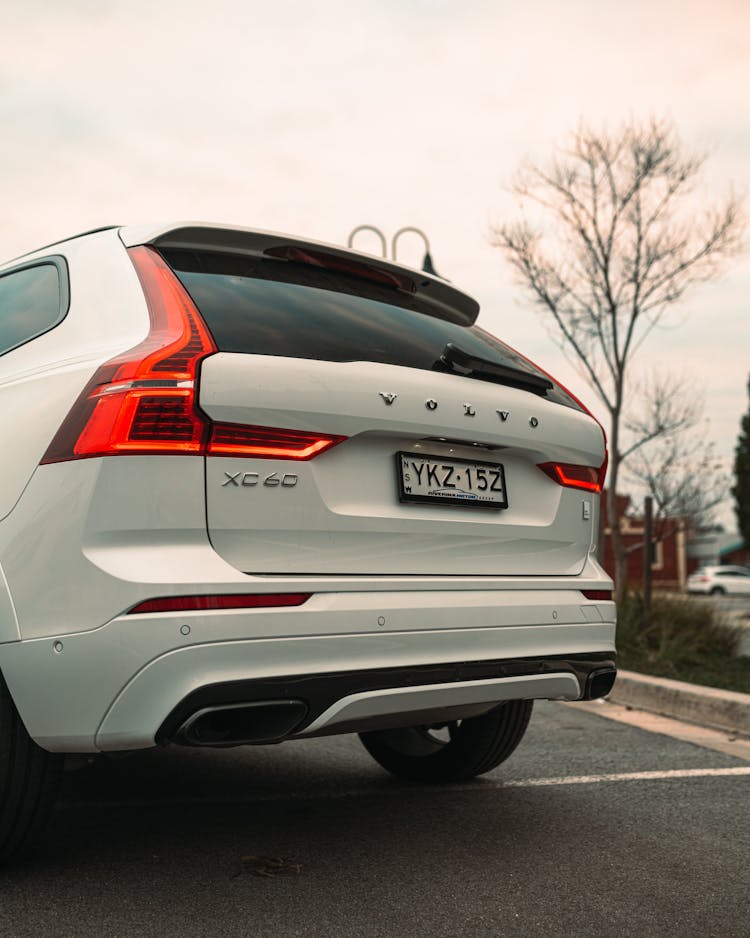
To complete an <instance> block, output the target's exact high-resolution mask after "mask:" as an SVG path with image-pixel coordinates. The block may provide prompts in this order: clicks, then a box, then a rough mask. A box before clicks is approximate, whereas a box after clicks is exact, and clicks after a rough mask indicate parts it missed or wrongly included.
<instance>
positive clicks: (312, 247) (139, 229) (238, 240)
mask: <svg viewBox="0 0 750 938" xmlns="http://www.w3.org/2000/svg"><path fill="white" fill-rule="evenodd" d="M120 239H121V241H122V243H123V244H124V245H125V247H128V248H129V247H136V246H137V245H140V244H151V245H153V246H154V247H164V248H182V249H184V250H206V251H226V252H229V253H232V254H250V255H253V256H256V257H266V258H273V259H275V260H284V261H291V262H294V263H302V264H310V265H312V266H315V267H323V268H327V269H330V270H337V271H340V272H343V273H349V274H352V275H354V276H360V277H364V278H365V279H369V280H373V281H375V282H377V283H380V284H383V285H384V286H389V287H393V288H395V289H397V290H400V291H401V292H403V293H406V294H410V295H412V296H415V297H418V298H419V299H420V300H421V301H422V302H423V303H427V304H429V306H431V307H432V310H433V315H435V316H437V317H438V318H440V319H447V320H448V321H449V322H454V323H457V324H458V325H460V326H471V325H473V323H474V322H475V321H476V318H477V316H478V315H479V303H477V301H476V300H475V299H473V298H472V297H470V296H468V295H467V294H466V293H462V292H461V290H457V289H456V288H455V287H453V286H451V284H449V283H448V282H447V281H445V280H441V279H440V278H439V277H433V276H432V275H430V274H427V273H425V272H424V271H421V270H413V269H412V268H410V267H403V266H401V265H400V264H393V263H391V262H390V261H387V260H383V259H382V258H380V257H375V256H374V255H372V254H363V253H361V252H360V251H350V250H347V249H346V248H342V247H338V246H337V245H333V244H325V243H324V242H321V241H310V240H307V239H306V238H297V237H294V236H293V235H286V234H279V233H277V232H273V231H255V230H253V229H251V228H227V227H224V226H223V225H208V224H202V223H200V222H180V223H177V224H170V225H133V226H128V227H125V228H121V229H120Z"/></svg>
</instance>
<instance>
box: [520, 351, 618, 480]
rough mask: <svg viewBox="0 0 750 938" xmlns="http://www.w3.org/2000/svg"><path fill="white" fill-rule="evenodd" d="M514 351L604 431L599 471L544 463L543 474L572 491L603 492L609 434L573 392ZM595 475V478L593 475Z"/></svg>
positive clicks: (591, 468) (607, 460) (541, 466)
mask: <svg viewBox="0 0 750 938" xmlns="http://www.w3.org/2000/svg"><path fill="white" fill-rule="evenodd" d="M513 351H514V352H515V353H516V355H518V356H519V357H520V358H523V359H524V360H525V361H527V362H528V363H529V364H530V365H531V366H532V368H535V369H536V370H537V371H540V372H541V373H542V374H543V375H546V376H547V377H548V378H549V379H550V381H552V382H553V383H554V384H555V385H557V387H558V388H560V390H561V391H563V392H564V393H565V394H567V395H568V397H569V398H570V399H571V401H573V402H574V403H575V404H577V405H578V407H580V409H581V410H582V411H583V412H584V414H588V416H589V417H591V419H592V420H596V422H597V423H598V424H599V429H600V430H601V431H602V436H603V437H604V462H603V463H602V464H601V466H599V468H598V469H596V468H594V467H592V466H572V465H569V464H566V463H552V462H546V463H542V464H541V465H540V466H539V468H540V469H541V470H542V472H546V473H547V475H548V476H549V477H550V479H554V481H555V482H558V483H559V484H560V485H564V486H566V487H567V488H572V489H585V490H586V491H589V492H601V491H602V489H603V488H604V479H605V477H606V475H607V464H608V463H609V452H608V450H607V434H606V431H605V429H604V427H603V426H602V425H601V423H599V421H598V420H597V419H596V417H595V416H594V415H593V414H592V413H591V411H590V410H589V409H588V407H587V406H586V405H585V404H584V403H583V401H581V400H580V399H579V398H578V397H576V395H575V394H573V392H572V391H569V390H568V389H567V388H566V387H565V385H563V384H560V382H559V381H558V380H557V378H553V377H552V375H551V374H549V372H547V371H545V370H544V368H540V367H539V365H537V364H536V363H535V362H533V361H532V360H531V359H530V358H527V357H526V356H525V355H522V354H521V352H518V351H517V350H516V349H513ZM591 473H593V476H592V475H591Z"/></svg>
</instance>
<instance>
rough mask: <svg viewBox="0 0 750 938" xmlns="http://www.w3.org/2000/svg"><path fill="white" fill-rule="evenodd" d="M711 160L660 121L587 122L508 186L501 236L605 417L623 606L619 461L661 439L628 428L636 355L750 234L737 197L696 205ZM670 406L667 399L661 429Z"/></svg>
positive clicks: (496, 239) (654, 427)
mask: <svg viewBox="0 0 750 938" xmlns="http://www.w3.org/2000/svg"><path fill="white" fill-rule="evenodd" d="M704 159H705V157H703V156H701V155H696V154H691V153H689V152H687V151H686V149H685V148H684V146H683V145H682V143H681V141H680V139H679V138H678V136H677V133H676V131H675V130H674V128H673V127H672V126H671V125H670V124H667V123H664V122H659V121H656V120H651V121H650V122H648V123H646V124H639V123H636V122H633V121H631V122H630V123H628V124H626V125H625V126H623V127H622V128H621V130H620V131H619V132H617V133H615V134H608V133H606V132H598V131H596V130H592V129H591V128H589V127H587V126H585V125H581V126H580V127H579V129H578V130H577V132H576V133H575V134H573V137H572V141H571V145H570V147H569V148H568V149H566V150H563V151H561V152H559V153H558V154H557V156H556V157H554V158H553V160H552V161H551V164H550V165H549V166H548V167H546V168H545V167H541V166H537V165H534V164H531V163H528V164H526V165H524V166H523V167H522V168H521V170H520V172H519V174H518V177H517V179H516V182H515V183H514V185H513V186H512V191H513V192H514V193H515V195H516V196H517V197H518V199H519V201H520V204H521V208H522V211H523V213H524V214H522V216H521V218H520V219H519V220H517V221H513V222H509V223H507V224H503V225H500V226H498V227H497V228H495V229H494V231H493V239H492V240H493V243H494V244H495V245H497V246H498V247H500V248H501V249H502V251H503V252H504V254H505V256H506V258H507V260H508V261H509V262H510V264H511V265H512V267H513V268H514V269H515V271H516V274H517V276H518V279H519V280H520V282H521V284H522V285H523V286H524V287H525V288H526V289H527V291H528V293H529V294H530V296H531V299H532V301H533V302H534V304H535V305H536V306H537V307H538V308H539V309H540V310H541V311H542V313H543V314H544V315H545V317H546V318H547V320H548V321H549V323H550V325H551V326H552V328H553V332H554V334H555V336H556V337H557V339H558V341H559V342H560V344H561V345H562V347H563V348H564V349H565V350H566V351H567V352H568V353H570V354H571V355H572V357H573V359H574V361H575V362H576V363H577V365H578V366H579V367H580V370H581V371H582V373H583V375H584V377H585V378H586V379H587V380H588V382H589V383H590V384H591V386H592V388H593V389H594V391H595V392H596V394H597V395H598V397H599V398H600V399H601V401H602V403H603V404H604V406H605V407H606V409H607V412H608V414H609V450H610V455H609V473H608V488H607V513H608V517H609V519H610V525H611V530H612V543H613V548H614V555H615V580H616V586H617V598H618V599H619V598H621V597H622V595H623V594H624V590H625V587H626V575H627V557H626V553H625V551H624V549H623V542H622V535H621V519H620V517H619V516H618V514H617V501H616V497H615V495H616V491H617V484H618V479H619V475H620V466H621V464H622V462H623V460H625V459H627V458H628V457H632V456H633V455H634V454H635V453H637V452H638V451H640V450H641V449H642V447H643V446H645V445H646V443H648V442H651V441H652V440H655V439H657V438H658V437H659V436H660V435H663V431H661V430H660V419H657V420H656V421H655V422H654V421H651V422H650V423H649V425H648V426H646V425H645V424H644V426H643V427H642V428H641V434H640V436H639V435H638V433H637V432H636V433H633V432H632V430H634V429H635V428H636V422H633V423H632V425H631V433H629V434H627V433H623V431H624V429H625V428H624V426H623V419H624V416H625V413H626V405H627V403H628V399H629V392H630V384H629V381H630V376H631V365H632V359H633V356H634V354H635V353H636V351H637V350H638V348H639V347H640V346H641V344H642V343H643V342H644V340H645V339H646V338H647V336H648V335H649V333H650V332H651V331H652V330H653V328H654V326H656V325H657V323H659V322H660V321H661V320H662V319H663V317H664V316H665V314H666V313H667V311H668V310H669V309H670V307H672V306H674V304H675V303H676V302H677V301H678V300H679V299H680V298H681V297H682V296H683V294H684V293H685V291H686V290H687V289H688V288H689V287H691V286H692V285H693V284H695V283H698V282H700V281H705V280H710V279H712V278H713V277H715V276H717V274H718V273H719V270H720V267H721V264H722V262H723V261H724V260H726V259H727V258H728V257H730V256H732V255H734V254H735V253H736V252H737V251H738V250H739V248H740V245H741V238H742V233H743V230H744V217H743V213H742V206H741V202H740V200H739V199H738V198H737V197H735V196H734V195H730V196H729V197H728V198H727V199H726V200H725V201H724V202H723V203H722V204H717V203H711V204H710V206H709V207H701V206H700V204H697V202H696V199H695V198H694V194H695V188H696V184H697V182H698V181H699V179H700V171H701V168H702V166H703V163H704ZM527 210H530V211H532V212H533V213H534V214H535V216H536V217H535V218H534V220H533V221H530V220H529V218H528V217H527V216H526V215H525V212H526V211H527ZM669 404H670V402H669V401H668V400H667V399H663V400H662V401H661V404H660V407H661V409H662V413H661V419H662V422H668V421H669V419H670V417H669ZM652 416H656V417H657V418H659V416H660V415H659V414H656V415H652ZM626 436H627V437H628V439H627V440H626V439H625V437H626Z"/></svg>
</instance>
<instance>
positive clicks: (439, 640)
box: [1, 588, 615, 752]
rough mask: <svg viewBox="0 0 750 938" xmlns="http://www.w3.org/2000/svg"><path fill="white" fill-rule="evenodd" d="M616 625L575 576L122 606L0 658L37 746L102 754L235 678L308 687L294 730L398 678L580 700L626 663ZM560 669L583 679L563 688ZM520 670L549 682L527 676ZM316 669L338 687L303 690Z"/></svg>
mask: <svg viewBox="0 0 750 938" xmlns="http://www.w3.org/2000/svg"><path fill="white" fill-rule="evenodd" d="M614 637H615V612H614V604H613V603H609V602H590V601H587V600H585V599H584V598H583V597H582V595H581V593H580V592H579V591H578V590H577V589H574V588H570V589H554V590H552V589H548V590H519V589H515V590H497V589H494V590H462V591H457V590H434V591H408V590H404V591H398V592H387V593H386V592H377V593H371V592H336V593H334V592H327V593H317V594H315V595H314V596H313V597H312V598H311V599H310V600H309V601H308V602H307V603H306V604H305V605H304V606H300V607H297V608H288V609H287V608H279V609H256V610H246V609H240V610H227V611H222V612H212V613H206V612H204V611H201V612H188V613H185V612H170V613H161V614H157V615H137V616H135V615H131V616H127V615H126V616H120V617H118V618H116V619H113V620H112V621H111V622H109V623H108V624H107V625H105V626H102V627H101V628H98V629H94V630H91V631H88V632H77V633H73V634H62V635H60V636H57V637H55V636H49V637H45V638H38V639H31V640H26V641H19V642H9V643H7V644H5V645H3V646H2V661H1V666H2V670H3V674H4V676H5V679H6V682H7V684H8V687H9V689H10V691H11V694H12V695H13V698H14V700H15V702H16V706H17V707H18V710H19V712H20V714H21V717H22V719H23V720H24V723H25V725H26V727H27V729H28V731H29V733H30V735H31V736H32V738H34V739H35V740H36V742H37V743H39V745H41V746H43V747H44V748H47V749H50V750H53V751H61V752H66V751H67V752H95V751H100V750H103V751H111V750H128V749H142V748H147V747H149V746H153V745H155V744H156V743H157V741H161V740H163V739H168V738H171V737H170V733H172V732H173V729H174V728H172V729H170V724H169V723H168V720H169V718H170V716H171V715H173V714H174V713H175V711H176V710H177V709H178V708H179V707H180V706H181V705H182V704H183V702H184V701H185V700H186V699H187V698H189V697H190V695H193V694H198V693H204V694H206V695H207V696H206V698H205V699H206V700H208V698H209V697H210V695H211V694H212V693H213V691H214V690H215V689H216V688H217V687H226V686H233V685H234V686H235V687H236V686H239V685H243V687H244V692H245V694H247V692H248V689H249V688H250V685H252V686H253V688H254V690H253V693H254V694H256V693H257V694H258V695H259V696H254V697H247V696H246V695H245V696H242V694H241V695H240V697H237V698H235V700H237V701H243V700H245V701H246V700H251V699H252V700H259V699H266V700H267V699H269V698H268V697H267V694H268V692H269V690H273V698H274V699H289V698H292V697H294V698H295V699H303V700H304V701H305V705H306V711H305V718H304V721H303V722H302V723H300V724H299V725H298V726H297V727H295V728H294V731H293V732H294V734H295V735H299V734H304V733H305V732H306V731H307V732H313V733H314V732H330V731H333V732H344V731H347V730H348V729H349V728H351V727H350V723H351V720H350V717H351V713H354V714H355V715H356V714H359V716H360V717H361V716H363V714H364V716H366V715H367V713H372V712H375V711H378V707H380V709H381V710H382V709H383V707H382V706H381V705H380V704H376V703H372V702H371V703H369V704H366V705H364V707H362V706H360V705H359V704H357V707H359V709H356V707H355V709H354V710H353V711H352V710H350V714H349V716H346V714H344V710H342V709H339V711H338V712H339V715H340V718H336V719H334V716H335V715H331V714H329V715H328V717H326V719H325V720H324V721H323V722H322V723H320V722H319V723H318V724H317V726H314V725H313V724H314V722H315V721H316V720H320V718H321V717H322V716H323V715H324V714H325V712H326V710H330V708H331V707H334V706H336V705H338V704H339V702H340V701H342V700H344V699H345V698H351V697H352V696H356V695H362V694H364V695H365V696H366V697H367V698H368V699H371V701H372V700H375V699H376V695H377V694H378V693H379V692H381V691H384V690H391V691H394V692H396V691H398V692H400V691H403V690H404V689H407V688H412V689H413V688H433V687H434V685H443V686H445V687H446V689H447V690H446V706H464V705H470V704H471V705H474V704H481V703H482V702H484V703H488V704H490V705H491V704H492V702H493V700H494V701H495V702H501V701H502V700H504V699H511V698H509V696H508V694H509V693H510V692H511V689H512V690H513V692H514V693H516V695H517V696H518V697H564V698H566V699H575V698H577V697H581V696H583V695H585V693H586V684H585V680H586V676H587V675H588V674H590V673H591V672H592V671H594V670H596V669H597V668H601V667H606V666H609V665H611V663H612V662H613V660H614ZM603 662H609V665H606V664H603ZM425 669H427V670H425ZM430 669H432V670H430ZM435 669H437V670H435ZM519 669H520V670H519ZM436 674H437V675H438V677H437V679H436ZM551 674H562V675H569V676H572V681H571V680H570V679H568V678H565V679H564V680H563V682H562V684H561V683H559V682H558V683H554V684H553V683H550V682H549V681H548V680H547V676H549V675H551ZM373 675H377V679H376V680H374V682H373ZM384 675H390V676H388V677H384ZM394 675H397V678H394ZM518 677H525V678H544V680H541V681H537V682H536V684H528V683H527V684H526V685H523V686H521V685H518V686H515V687H514V685H513V679H514V678H518ZM311 681H312V682H313V683H314V684H315V685H316V687H317V688H318V689H320V688H324V689H325V688H327V691H326V692H327V693H328V694H329V696H328V697H327V698H326V696H325V694H322V693H320V691H319V690H316V692H315V694H312V695H311V693H310V692H308V691H306V696H305V695H300V694H296V695H295V693H294V690H295V687H296V688H300V687H301V686H302V684H303V683H304V682H308V688H309V687H312V686H313V685H312V684H310V682H311ZM347 681H348V682H349V683H348V686H344V685H345V684H346V682H347ZM477 681H495V682H496V684H495V685H494V691H493V693H495V696H494V697H493V696H492V694H490V695H489V697H490V699H489V700H485V701H480V700H478V698H477V694H476V693H475V691H474V690H472V689H471V688H470V687H469V686H468V685H470V684H472V683H476V682H477ZM338 682H343V683H338ZM449 685H450V689H448V687H449ZM206 688H208V689H210V690H209V691H205V690H204V689H206ZM456 688H458V690H456ZM464 691H465V692H466V693H464ZM331 694H332V695H333V696H331ZM420 694H421V695H422V699H421V700H420V699H418V698H419V696H420ZM424 694H427V695H428V697H425V696H424ZM383 696H384V695H382V694H381V695H380V698H377V699H381V698H383ZM385 696H388V695H385ZM390 696H391V700H390V701H389V702H388V703H387V704H384V705H383V706H385V709H386V711H387V710H388V708H390V709H391V711H392V714H393V713H396V712H397V710H398V707H406V708H407V710H406V711H403V712H405V713H407V714H411V715H412V716H414V715H418V714H419V713H421V712H422V711H423V710H424V709H425V707H424V706H423V705H424V704H425V701H427V702H428V703H429V707H428V709H430V710H431V709H433V703H434V702H435V701H436V700H439V698H440V693H439V688H438V693H437V696H435V694H434V693H433V691H432V690H427V691H424V692H421V691H420V693H419V694H416V695H411V697H410V695H408V694H401V696H400V697H399V695H398V694H397V693H394V694H391V695H390ZM479 696H485V697H486V696H487V693H486V692H485V691H484V690H483V691H482V693H481V694H480V695H479ZM448 697H450V700H448ZM311 701H312V702H311ZM210 705H212V703H211V704H210ZM350 705H351V706H354V702H352V701H351V700H349V701H348V702H346V703H345V704H344V705H343V707H344V709H346V708H349V707H350ZM394 707H395V708H396V710H394V709H393V708H394ZM368 708H369V709H368ZM373 708H374V710H373ZM384 712H385V711H384ZM342 714H343V715H342ZM357 718H359V717H357ZM352 719H353V718H352ZM165 727H166V728H165Z"/></svg>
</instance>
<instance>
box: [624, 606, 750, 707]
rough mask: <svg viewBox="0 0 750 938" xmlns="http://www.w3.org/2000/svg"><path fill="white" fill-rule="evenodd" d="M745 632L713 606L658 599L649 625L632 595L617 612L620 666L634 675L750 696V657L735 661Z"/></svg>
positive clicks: (652, 609)
mask: <svg viewBox="0 0 750 938" xmlns="http://www.w3.org/2000/svg"><path fill="white" fill-rule="evenodd" d="M740 635H741V629H739V628H738V627H736V626H733V625H731V624H730V623H729V622H728V621H727V619H726V617H724V616H722V614H721V613H720V612H719V611H718V610H717V609H716V607H715V606H714V605H713V604H711V603H702V602H696V601H695V600H693V599H690V598H689V597H683V596H656V597H654V599H653V601H652V604H651V616H650V618H649V620H648V621H646V620H645V617H644V613H643V598H642V597H641V596H640V595H639V594H638V593H630V594H629V595H628V596H627V597H626V599H625V601H624V602H623V603H622V604H621V605H620V607H619V609H618V612H617V652H618V664H619V665H620V667H622V668H626V669H629V670H631V671H640V672H641V673H642V674H653V675H655V676H657V677H670V678H673V679H674V680H676V681H690V682H691V683H693V684H705V685H707V686H709V687H720V688H722V689H724V690H734V691H740V692H741V693H744V694H750V658H749V657H747V656H742V657H739V658H738V657H737V649H738V647H739V642H740Z"/></svg>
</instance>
